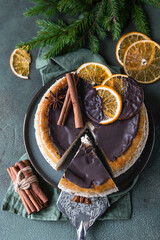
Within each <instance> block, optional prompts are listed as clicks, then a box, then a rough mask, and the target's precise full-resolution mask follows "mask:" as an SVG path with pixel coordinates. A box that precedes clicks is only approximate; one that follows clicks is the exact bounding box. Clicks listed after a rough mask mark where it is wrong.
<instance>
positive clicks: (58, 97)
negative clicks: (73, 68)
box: [45, 89, 66, 111]
mask: <svg viewBox="0 0 160 240" xmlns="http://www.w3.org/2000/svg"><path fill="white" fill-rule="evenodd" d="M65 95H66V94H65V92H64V90H61V89H60V90H58V91H57V92H56V93H55V94H53V92H52V91H50V97H45V98H46V99H48V100H49V103H48V105H47V106H52V105H53V110H54V111H55V110H56V108H57V106H59V107H60V106H61V104H63V101H62V99H64V98H65Z"/></svg>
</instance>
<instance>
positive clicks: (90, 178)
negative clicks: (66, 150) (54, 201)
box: [58, 135, 118, 197]
mask: <svg viewBox="0 0 160 240" xmlns="http://www.w3.org/2000/svg"><path fill="white" fill-rule="evenodd" d="M58 187H59V188H60V189H61V190H63V191H66V192H69V193H73V194H75V195H78V196H84V197H99V196H105V195H109V194H111V193H113V192H116V191H118V188H117V187H116V185H115V183H114V182H113V180H112V178H111V176H110V175H109V173H108V172H107V170H106V169H105V167H104V166H103V164H102V162H101V160H100V159H99V158H98V156H97V155H96V153H95V150H94V148H93V146H92V143H91V141H90V139H89V137H88V136H87V135H85V136H84V137H81V145H80V147H79V149H78V151H77V153H76V155H75V156H74V158H73V159H72V161H71V163H70V164H69V166H68V168H67V169H66V171H65V173H64V175H63V177H62V178H61V180H60V182H59V185H58Z"/></svg>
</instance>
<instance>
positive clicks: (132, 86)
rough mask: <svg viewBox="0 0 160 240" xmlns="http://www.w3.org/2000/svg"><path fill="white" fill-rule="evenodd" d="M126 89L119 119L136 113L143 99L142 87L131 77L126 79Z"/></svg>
mask: <svg viewBox="0 0 160 240" xmlns="http://www.w3.org/2000/svg"><path fill="white" fill-rule="evenodd" d="M124 81H126V91H125V93H124V96H123V99H122V112H121V114H120V116H119V119H126V118H129V117H132V116H134V115H135V114H137V113H138V112H139V110H140V108H141V106H142V103H143V101H144V92H143V89H142V87H141V86H140V85H139V84H138V83H137V81H136V80H134V79H133V78H132V77H128V78H127V79H126V80H124Z"/></svg>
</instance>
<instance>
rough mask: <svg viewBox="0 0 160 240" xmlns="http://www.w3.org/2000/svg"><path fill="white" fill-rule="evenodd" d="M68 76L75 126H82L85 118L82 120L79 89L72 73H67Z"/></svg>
mask: <svg viewBox="0 0 160 240" xmlns="http://www.w3.org/2000/svg"><path fill="white" fill-rule="evenodd" d="M66 78H67V84H68V89H69V93H70V98H71V102H72V105H73V112H74V121H75V127H76V128H82V127H83V120H82V114H81V110H80V106H79V102H78V94H77V89H76V87H75V83H74V81H73V78H72V75H71V73H66Z"/></svg>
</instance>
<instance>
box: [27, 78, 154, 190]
mask: <svg viewBox="0 0 160 240" xmlns="http://www.w3.org/2000/svg"><path fill="white" fill-rule="evenodd" d="M63 76H64V74H62V75H60V76H58V77H57V78H54V79H53V80H51V81H50V82H48V83H47V84H46V85H45V86H43V87H42V88H41V89H40V90H39V91H38V93H37V94H36V95H35V97H34V98H33V100H32V101H31V103H30V105H29V108H28V111H27V114H26V116H25V120H24V144H25V148H26V151H27V153H28V156H29V158H30V161H31V163H32V165H33V166H34V168H35V169H36V170H37V172H38V173H39V174H40V175H41V177H42V178H43V179H44V180H45V181H47V182H48V183H49V184H51V185H52V186H54V187H57V185H58V182H59V181H60V179H61V177H62V175H63V173H64V169H65V168H66V166H67V164H68V163H69V161H70V160H71V159H72V156H73V155H74V153H75V152H76V150H77V148H78V144H77V146H76V147H75V148H74V149H73V151H72V152H71V154H70V156H69V157H68V159H67V161H66V162H65V164H64V166H63V168H62V169H61V170H59V171H58V172H57V171H55V170H54V169H53V168H52V167H51V166H50V165H49V164H48V163H47V162H46V160H45V159H44V157H43V156H42V154H41V152H40V150H39V148H38V146H37V142H36V139H35V130H34V116H35V112H36V110H37V106H38V104H39V102H40V100H41V98H42V96H43V94H44V93H45V92H46V91H47V89H48V88H49V87H50V86H51V85H52V84H53V83H54V82H55V81H56V80H58V79H59V78H61V77H63ZM146 106H147V105H146ZM147 110H148V109H147ZM148 115H149V137H148V140H147V143H146V146H145V148H144V150H143V152H142V154H141V156H140V157H139V159H138V160H137V161H136V163H135V164H134V165H133V166H132V167H131V168H130V169H129V170H128V171H127V172H126V173H124V174H122V175H121V176H119V177H117V178H115V183H116V184H117V186H118V187H119V189H120V190H124V189H126V188H127V187H128V186H129V185H130V183H131V182H132V181H133V180H134V179H135V178H136V176H137V175H139V174H140V173H141V172H142V170H143V169H144V167H145V166H146V164H147V162H148V161H149V158H150V155H151V153H152V149H153V145H154V139H155V129H154V122H153V119H152V116H151V113H150V112H149V110H148Z"/></svg>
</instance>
